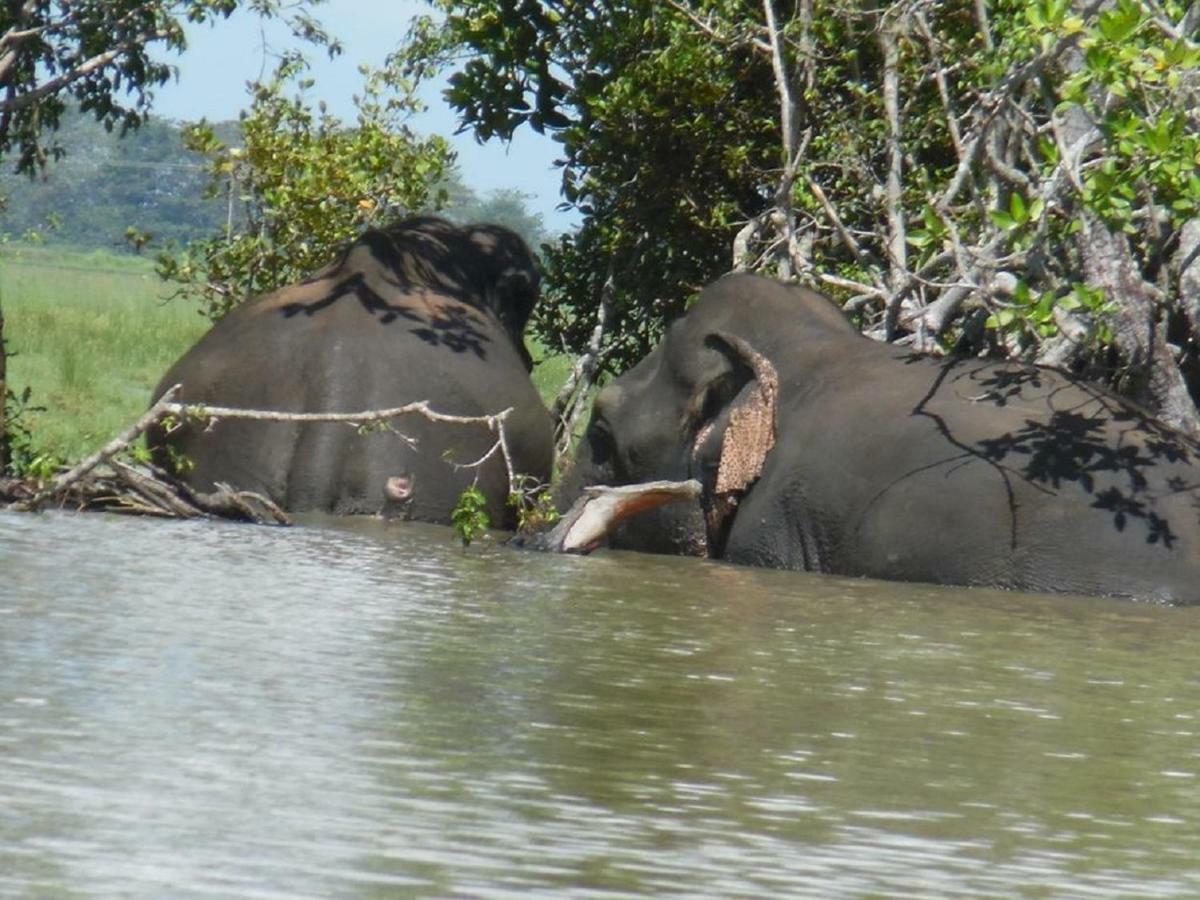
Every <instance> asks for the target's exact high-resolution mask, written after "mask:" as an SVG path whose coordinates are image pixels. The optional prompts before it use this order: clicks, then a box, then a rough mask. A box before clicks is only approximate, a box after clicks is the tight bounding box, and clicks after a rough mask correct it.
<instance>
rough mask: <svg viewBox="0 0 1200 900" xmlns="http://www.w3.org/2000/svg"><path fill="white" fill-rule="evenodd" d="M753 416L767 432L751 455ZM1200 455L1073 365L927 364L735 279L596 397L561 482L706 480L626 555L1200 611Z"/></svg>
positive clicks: (631, 529) (816, 309)
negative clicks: (706, 559) (1068, 369)
mask: <svg viewBox="0 0 1200 900" xmlns="http://www.w3.org/2000/svg"><path fill="white" fill-rule="evenodd" d="M772 382H773V384H772ZM748 422H759V423H761V422H766V423H768V425H769V428H770V433H769V434H767V435H758V436H757V437H753V436H752V438H750V439H749V440H750V442H751V443H753V442H754V441H755V440H757V442H758V443H757V444H756V446H757V450H751V451H746V450H745V449H744V446H745V445H746V444H747V440H748V438H747V437H746V435H747V433H748V432H749V431H752V430H753V429H751V428H749V426H747V424H746V423H748ZM764 448H765V456H763V455H762V454H763V451H764ZM756 454H757V456H756ZM756 459H757V460H758V462H757V468H755V469H754V470H753V471H750V472H746V471H741V470H742V469H744V468H745V467H746V466H747V465H752V464H754V461H755V460H756ZM1198 459H1200V453H1198V451H1197V447H1196V445H1195V444H1194V443H1192V442H1191V441H1189V440H1188V439H1187V438H1186V437H1184V436H1183V435H1181V434H1179V433H1178V432H1176V431H1173V430H1171V429H1170V428H1167V427H1166V426H1164V425H1162V424H1160V423H1159V422H1157V421H1155V420H1154V419H1152V418H1150V417H1149V416H1148V415H1146V414H1145V413H1143V412H1142V411H1140V410H1139V409H1137V408H1135V407H1134V406H1132V405H1131V404H1129V403H1127V402H1125V401H1123V400H1121V399H1120V398H1117V397H1115V396H1114V395H1112V394H1110V393H1108V392H1106V391H1104V390H1102V389H1099V388H1097V387H1095V386H1092V385H1090V384H1087V383H1085V382H1082V381H1079V380H1076V379H1074V378H1072V377H1070V376H1069V375H1067V374H1065V373H1063V372H1060V371H1056V370H1051V369H1046V368H1039V367H1034V366H1027V365H1021V364H1013V363H997V362H992V361H984V360H980V359H974V358H971V359H945V360H939V359H935V358H931V357H925V356H918V355H915V354H912V353H910V352H906V351H904V350H903V349H899V348H896V347H894V346H889V345H885V344H880V343H877V342H874V341H870V340H868V339H866V338H863V337H862V336H860V335H859V334H858V333H857V332H856V331H855V329H854V328H852V327H851V325H850V324H849V323H848V322H847V321H846V320H845V319H844V318H843V316H842V315H841V313H840V311H839V310H837V309H836V307H835V306H834V305H833V304H832V303H831V302H830V301H828V300H827V299H826V298H824V297H822V296H821V295H819V294H816V293H813V292H811V291H807V290H804V289H802V288H797V287H792V286H787V285H783V284H780V283H778V282H774V281H771V280H768V279H765V278H761V277H758V276H752V275H743V274H739V275H730V276H726V277H725V278H723V279H721V280H720V281H718V282H716V283H714V284H713V285H711V286H710V287H709V288H707V289H706V290H705V291H704V292H703V293H702V294H701V295H700V297H699V299H698V301H697V302H696V304H695V305H694V306H693V307H692V308H691V309H690V310H689V312H688V313H687V314H686V315H684V316H683V317H682V318H680V319H679V320H678V321H676V322H675V323H673V324H672V325H671V326H670V328H669V329H668V331H667V333H666V335H665V337H664V339H663V341H662V342H661V343H660V345H659V346H658V347H657V348H655V349H654V350H653V351H652V352H651V353H650V354H649V355H648V356H647V357H646V358H645V359H644V360H643V361H642V362H641V363H639V364H638V365H637V366H635V367H634V368H633V369H631V370H629V371H628V372H627V373H625V374H624V375H622V376H621V377H619V378H617V379H616V380H615V381H614V382H613V383H612V384H611V385H609V386H608V387H607V388H606V389H605V390H604V391H603V392H602V393H601V395H600V396H599V397H598V399H597V402H596V405H595V409H594V413H593V417H592V420H591V422H590V424H589V427H588V431H587V433H586V436H585V439H584V441H583V442H582V444H581V448H580V451H579V453H578V456H577V459H576V463H575V466H574V469H573V472H572V473H571V475H570V476H569V478H568V484H567V486H566V487H565V488H564V491H563V494H564V495H565V496H566V497H568V498H569V497H570V495H571V494H572V493H574V492H576V491H577V490H578V489H579V487H580V486H581V485H584V484H589V483H610V484H625V483H634V482H638V481H645V480H649V479H683V478H689V477H694V478H697V479H699V480H700V481H701V482H702V484H704V485H705V490H704V494H703V496H702V502H701V504H700V505H697V506H693V507H692V508H690V509H686V508H682V507H673V508H666V509H664V510H661V511H657V512H654V513H650V514H648V515H647V516H645V517H644V518H642V519H641V520H632V521H631V522H630V523H628V524H627V525H625V526H623V528H622V530H621V531H620V532H619V533H618V534H617V536H616V538H615V541H614V542H615V543H616V545H617V546H624V547H627V548H634V549H642V550H652V551H656V552H668V553H687V552H704V550H705V549H707V552H708V553H709V554H710V555H712V556H716V557H720V558H723V559H725V560H728V561H731V562H735V563H742V564H747V565H755V566H767V567H775V568H786V569H800V570H809V571H817V572H827V573H834V574H843V575H857V576H869V577H875V578H883V579H892V580H900V581H920V582H933V583H942V584H958V585H986V586H992V587H1003V588H1012V589H1022V590H1032V591H1063V592H1071V593H1085V594H1098V595H1110V596H1117V597H1127V598H1134V599H1139V600H1148V601H1157V602H1168V603H1197V602H1200V467H1198V466H1197V460H1198ZM731 473H732V474H731Z"/></svg>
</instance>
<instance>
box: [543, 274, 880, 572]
mask: <svg viewBox="0 0 1200 900" xmlns="http://www.w3.org/2000/svg"><path fill="white" fill-rule="evenodd" d="M781 301H782V302H785V303H786V304H787V307H788V308H789V309H790V310H791V312H792V313H793V314H794V315H795V316H796V317H798V318H799V319H800V320H801V323H802V325H801V328H802V330H804V331H805V332H807V337H808V346H807V347H804V346H797V345H791V346H788V345H787V342H786V341H785V340H781V335H780V334H779V333H778V331H777V330H776V329H773V328H772V327H771V326H772V325H773V324H777V323H776V317H775V316H774V315H771V314H766V312H767V311H766V310H765V309H764V303H765V302H775V303H778V302H781ZM796 333H798V331H797V332H796ZM855 339H857V335H856V334H855V333H854V330H853V329H852V328H851V326H850V325H849V323H847V322H846V321H845V319H844V318H842V316H841V315H840V313H838V311H837V310H836V309H835V308H834V307H833V305H832V304H830V303H829V301H828V300H826V299H825V298H823V297H820V296H819V295H817V294H813V293H812V292H809V291H803V290H800V289H797V288H792V287H788V286H785V285H782V284H778V283H776V282H771V281H768V280H766V279H762V278H757V277H755V276H748V275H732V276H727V277H726V278H724V279H722V280H721V281H718V282H717V283H716V284H714V285H712V286H711V287H709V288H708V289H707V290H706V291H705V292H704V293H703V294H702V295H701V296H700V299H699V300H698V301H697V303H696V304H695V306H694V307H693V308H692V309H691V310H690V311H689V313H688V314H687V315H686V316H684V317H683V318H681V319H680V320H678V321H676V322H674V323H673V324H672V325H671V326H670V327H669V328H668V330H667V333H666V335H665V336H664V338H663V340H662V342H661V343H660V344H659V345H658V346H657V347H656V348H655V349H654V350H653V351H652V352H651V353H650V354H649V355H648V356H647V357H646V358H645V359H644V360H643V361H642V362H640V363H639V364H638V365H637V366H635V367H634V368H632V369H630V370H629V371H628V372H626V373H625V374H624V375H622V376H621V377H620V378H618V379H616V380H615V381H614V382H613V383H612V384H610V385H609V386H608V387H606V388H605V389H604V390H603V391H601V393H600V394H599V396H598V397H597V399H596V403H595V407H594V409H593V413H592V419H591V421H590V423H589V425H588V429H587V432H586V434H585V436H584V439H583V442H582V444H581V448H580V451H579V454H578V456H577V458H576V463H575V465H574V467H573V468H572V470H571V472H570V473H569V474H568V476H567V478H566V480H565V489H564V492H563V493H564V494H566V495H568V496H571V495H575V494H577V493H578V492H579V491H580V490H581V489H582V488H583V487H584V486H585V485H587V484H595V483H604V484H632V483H636V482H640V481H646V480H683V479H689V478H694V479H697V480H698V481H699V482H700V483H701V484H702V485H703V493H702V495H701V499H700V501H699V503H698V504H691V505H690V506H687V505H674V506H669V507H664V508H662V509H660V510H656V511H654V512H652V513H648V514H645V515H643V516H640V517H638V518H637V519H634V520H631V521H629V522H628V523H626V524H624V525H622V526H621V528H620V529H619V530H618V532H617V533H616V534H615V535H614V537H613V543H614V545H615V546H619V547H626V548H631V549H640V550H649V551H651V552H658V553H683V554H691V555H705V554H707V555H710V556H720V555H721V554H722V552H723V546H724V543H725V540H726V538H727V535H728V533H729V529H730V527H731V525H732V522H733V520H734V518H735V517H736V514H737V508H738V505H739V503H740V502H741V500H742V498H743V497H744V496H745V495H746V493H747V492H748V491H749V490H751V488H752V486H753V484H754V483H755V481H756V480H757V479H758V478H759V477H760V476H761V474H762V471H763V468H764V466H765V465H766V464H767V462H768V458H769V455H770V453H771V450H772V448H773V447H774V445H775V441H776V439H777V431H778V422H777V420H778V405H779V400H780V390H781V384H780V375H779V372H778V369H777V366H776V365H775V364H774V363H773V362H772V361H771V358H770V356H771V355H772V354H775V353H780V352H782V353H785V354H787V355H788V356H795V355H796V354H798V353H800V354H806V355H811V356H814V357H815V356H819V355H821V354H823V353H827V352H831V349H832V347H834V346H836V345H837V344H840V343H841V342H843V341H845V340H855Z"/></svg>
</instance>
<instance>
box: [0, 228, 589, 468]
mask: <svg viewBox="0 0 1200 900" xmlns="http://www.w3.org/2000/svg"><path fill="white" fill-rule="evenodd" d="M171 292H172V289H171V286H170V285H168V284H164V283H163V282H162V281H161V280H160V279H159V278H158V277H157V276H156V275H155V274H154V267H153V264H152V263H151V262H150V261H149V260H146V259H142V258H139V257H133V256H118V255H113V254H107V253H103V252H98V251H96V252H89V253H72V252H66V251H50V250H43V249H40V248H21V249H14V248H12V247H7V248H4V250H3V251H2V252H0V306H2V307H3V310H4V320H5V322H4V335H5V338H6V341H7V345H8V349H9V354H10V356H9V361H8V381H9V387H10V388H11V389H12V390H14V391H15V392H17V393H18V394H19V393H21V392H22V391H24V389H25V387H26V386H28V387H29V388H30V389H31V396H30V403H31V404H32V405H33V406H39V407H44V408H45V409H44V411H34V412H29V413H28V414H27V415H26V417H25V418H24V420H23V421H24V424H25V425H26V426H27V427H28V428H29V430H30V431H31V432H32V435H33V438H32V444H33V448H34V450H35V451H36V452H37V453H40V454H52V455H54V456H56V457H58V458H59V459H61V460H68V461H69V460H75V459H78V458H79V457H81V456H84V455H86V454H88V453H90V452H92V451H94V450H96V449H98V448H99V447H100V446H101V445H102V444H104V443H105V442H106V441H108V440H109V439H110V438H112V437H113V436H115V435H116V434H117V433H118V432H120V431H121V430H122V429H124V428H125V427H127V426H128V425H130V424H132V423H133V421H134V420H135V419H136V418H137V417H138V416H139V415H140V414H141V413H142V412H144V411H145V409H146V407H147V406H148V405H149V403H150V400H151V397H150V393H151V391H152V390H153V389H154V386H155V385H156V384H157V383H158V380H159V379H160V378H161V377H162V375H163V373H165V372H166V370H167V368H168V367H169V366H170V365H171V364H172V363H173V362H174V361H175V360H176V359H178V358H179V356H180V355H181V354H182V353H183V352H184V351H185V350H186V349H187V348H188V347H189V346H191V344H192V343H193V342H194V341H195V340H196V339H197V338H199V337H200V335H201V334H203V333H204V331H205V330H206V329H207V327H208V323H207V320H206V319H204V318H203V317H202V316H201V315H200V314H199V313H198V312H197V311H196V310H197V307H196V305H195V304H193V303H189V302H188V300H187V299H186V298H177V299H173V300H169V301H168V299H167V298H168V297H170V295H171ZM530 350H531V351H532V353H533V356H534V359H535V360H540V359H541V358H542V357H543V356H544V355H545V354H544V353H542V352H540V351H539V349H538V348H537V347H533V346H531V348H530ZM570 365H571V360H570V359H569V358H567V357H563V356H557V357H550V358H548V359H545V360H543V361H541V362H540V364H539V365H538V366H537V367H536V368H535V370H534V373H533V377H534V383H535V384H536V385H537V387H538V390H539V391H541V393H542V396H543V397H544V398H546V400H547V402H549V401H550V400H552V399H553V397H554V394H555V392H556V391H557V390H558V387H559V386H560V385H561V384H562V382H563V380H564V379H565V378H566V375H567V372H568V371H569V370H570Z"/></svg>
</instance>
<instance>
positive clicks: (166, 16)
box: [0, 0, 338, 172]
mask: <svg viewBox="0 0 1200 900" xmlns="http://www.w3.org/2000/svg"><path fill="white" fill-rule="evenodd" d="M319 2H321V0H301V2H298V3H297V2H287V3H285V2H283V0H151V2H146V0H105V2H103V3H98V2H84V3H61V2H50V0H28V2H22V3H6V4H4V6H3V8H0V88H3V91H0V154H7V153H9V152H12V151H14V150H15V151H16V152H17V167H18V169H19V170H21V171H25V172H32V171H33V170H35V169H36V168H38V167H41V166H44V165H45V164H46V162H47V160H48V159H49V158H50V157H58V156H61V155H62V153H63V152H64V150H63V145H62V144H60V143H57V142H54V143H51V144H50V145H49V146H46V145H45V144H44V136H45V133H46V132H47V131H54V130H55V129H56V128H57V127H58V124H59V121H60V119H61V116H62V114H63V111H64V110H65V109H66V104H67V102H68V100H73V101H74V102H75V103H76V104H78V106H79V108H80V109H81V110H83V111H84V112H87V113H91V114H93V115H94V116H95V117H96V119H97V120H98V121H100V122H103V123H104V125H105V126H106V127H107V128H110V129H111V128H113V127H115V126H120V128H121V129H122V130H125V129H127V128H129V127H137V126H138V125H140V124H141V122H142V121H143V118H144V116H145V114H146V112H147V110H148V109H149V108H150V103H151V100H152V93H151V89H152V88H153V87H155V86H157V85H161V84H164V83H165V82H166V81H167V80H168V79H169V78H170V77H171V76H172V74H173V73H174V67H173V66H171V65H170V64H169V63H165V62H162V61H160V60H159V59H157V58H156V54H155V53H154V52H153V51H154V48H155V47H162V48H165V49H167V50H172V51H182V50H184V49H185V48H186V46H187V42H186V39H185V36H184V30H183V25H184V23H185V22H189V23H204V22H211V21H214V20H217V19H222V18H227V17H228V16H229V15H230V14H231V13H232V12H233V11H234V10H235V9H237V8H238V7H239V6H242V7H247V8H249V9H252V10H253V11H255V12H257V13H258V14H260V15H262V16H267V17H274V16H282V17H283V18H284V19H285V20H286V21H287V22H288V24H289V25H290V26H291V29H292V31H293V33H295V34H297V35H298V36H300V37H302V38H304V39H305V40H307V41H309V42H312V43H315V44H319V45H324V46H327V47H329V49H330V50H331V52H336V51H337V50H338V47H337V44H336V42H334V41H332V40H330V38H329V36H328V35H327V34H326V33H325V32H324V30H323V29H322V28H321V26H320V24H319V23H317V22H316V21H315V20H314V19H313V18H312V16H311V15H310V14H309V13H308V7H310V6H312V5H313V4H314V3H319Z"/></svg>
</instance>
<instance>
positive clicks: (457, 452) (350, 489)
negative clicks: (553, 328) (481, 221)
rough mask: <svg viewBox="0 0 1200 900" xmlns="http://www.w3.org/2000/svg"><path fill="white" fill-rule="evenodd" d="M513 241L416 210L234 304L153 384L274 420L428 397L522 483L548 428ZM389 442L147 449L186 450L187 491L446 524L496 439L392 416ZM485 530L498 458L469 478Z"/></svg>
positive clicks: (543, 465)
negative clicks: (487, 422)
mask: <svg viewBox="0 0 1200 900" xmlns="http://www.w3.org/2000/svg"><path fill="white" fill-rule="evenodd" d="M538 280H539V279H538V272H537V267H536V264H535V261H534V259H533V256H532V255H531V254H530V252H529V249H528V248H527V247H526V246H525V243H524V242H523V241H522V240H521V239H520V238H519V237H518V236H517V235H516V234H514V233H513V232H511V231H509V230H508V229H506V228H502V227H499V226H495V225H475V226H468V227H458V226H455V225H452V224H450V223H449V222H447V221H445V220H443V219H439V218H435V217H431V216H427V217H419V218H413V219H408V220H406V221H403V222H400V223H399V224H397V225H394V226H392V227H388V228H382V229H377V230H371V231H367V232H366V233H364V234H363V235H362V236H361V237H360V238H359V239H358V240H356V241H354V242H353V243H352V244H351V245H350V246H349V247H348V248H347V249H346V250H345V251H344V252H343V253H342V254H341V255H340V257H339V258H338V259H337V260H336V261H335V262H333V263H332V264H331V265H329V266H327V267H326V268H324V269H322V270H320V271H318V272H317V273H315V274H314V275H312V276H311V277H310V278H308V279H306V280H305V281H303V282H301V283H299V284H295V285H291V286H289V287H285V288H282V289H280V290H278V291H275V292H274V293H271V294H267V295H265V296H262V297H258V298H255V299H252V300H249V301H247V302H246V303H244V304H242V305H241V306H239V307H237V308H236V309H234V310H233V311H232V312H230V313H229V314H228V315H227V316H225V317H224V318H223V319H221V320H220V321H219V322H217V323H216V324H215V325H214V326H213V328H212V330H210V331H209V332H208V333H207V334H206V335H204V337H203V338H201V339H200V341H199V342H198V343H197V344H196V345H195V346H194V347H192V348H191V349H190V350H189V351H188V352H187V353H186V354H184V356H183V357H182V358H181V359H180V360H179V361H178V362H177V363H176V364H175V365H174V366H173V367H172V368H171V370H170V371H169V372H167V374H166V375H165V376H164V377H163V379H162V381H161V382H160V383H159V386H158V388H157V389H156V391H155V394H154V396H155V397H158V396H160V395H161V394H162V393H163V392H164V391H165V390H167V389H168V388H169V387H170V386H171V385H174V384H181V385H182V386H183V388H182V396H181V401H182V402H184V403H205V404H211V405H221V406H231V407H241V408H250V409H265V410H281V411H287V412H361V411H363V410H370V409H389V408H394V407H398V406H402V405H404V404H407V403H410V402H414V401H420V400H427V401H430V405H431V406H432V408H433V409H434V410H435V411H437V412H441V413H448V414H451V415H457V416H486V415H491V414H495V413H499V412H501V411H502V410H504V409H506V408H509V407H512V409H513V413H512V414H511V417H510V418H509V419H508V422H507V425H506V429H505V430H506V437H507V441H508V448H509V451H510V453H511V456H512V460H513V463H514V469H515V471H516V472H517V473H521V474H527V475H531V476H533V477H535V478H537V479H540V480H542V481H546V480H548V479H549V477H550V469H551V464H552V461H553V429H552V424H551V419H550V415H549V413H548V411H547V410H546V408H545V405H544V404H543V402H542V400H541V398H540V397H539V395H538V392H537V390H536V389H535V388H534V386H533V384H532V382H531V381H530V378H529V369H530V365H531V363H530V357H529V353H528V352H527V351H526V349H525V345H524V342H523V336H522V335H523V331H524V328H525V323H526V321H527V320H528V318H529V315H530V312H531V311H532V309H533V306H534V303H535V301H536V299H537V296H538ZM393 425H394V427H395V429H396V430H397V431H399V432H402V433H403V434H404V435H405V436H406V437H407V438H411V439H413V440H412V441H406V440H403V439H401V438H400V437H399V436H398V435H396V434H394V433H389V432H386V431H375V432H373V433H368V434H360V433H359V431H358V430H357V429H355V428H353V427H351V426H348V425H346V424H342V423H329V424H326V423H321V424H312V423H304V424H297V423H284V422H262V421H246V420H234V419H225V420H219V421H217V422H216V423H215V424H213V425H211V427H208V428H206V427H204V425H203V424H200V423H189V424H187V425H186V426H185V427H184V428H182V429H179V430H177V431H174V432H171V433H167V432H164V430H163V429H161V428H160V429H157V430H155V431H154V432H152V433H151V434H150V435H149V442H150V445H151V447H152V448H154V450H155V452H156V455H157V456H158V458H159V460H160V461H161V462H164V463H167V462H170V461H175V460H178V459H179V458H181V457H183V458H186V459H187V460H189V461H190V463H191V466H192V467H191V468H190V470H189V469H188V468H187V467H181V466H176V468H177V470H178V473H179V474H181V475H182V476H183V477H185V478H186V479H187V480H188V481H189V482H190V483H191V484H192V485H193V486H194V487H197V488H199V489H201V490H210V489H211V488H212V487H213V485H214V484H216V483H218V482H223V483H227V484H229V485H231V486H233V487H234V488H237V489H241V490H251V491H258V492H260V493H263V494H265V495H267V496H269V497H270V498H271V499H272V500H274V501H275V502H276V503H278V504H279V505H280V506H282V507H283V508H284V509H287V510H291V511H306V510H320V511H326V512H332V513H338V514H353V513H365V514H375V513H386V512H387V511H388V510H389V508H390V507H392V506H395V505H397V504H398V503H399V504H401V505H402V506H403V509H404V512H405V514H406V516H407V517H410V518H414V519H419V520H424V521H430V522H443V523H444V522H448V521H449V516H450V512H451V510H452V509H453V508H454V506H455V505H456V503H457V501H458V498H459V495H460V494H461V492H462V491H463V489H464V488H465V487H467V486H468V485H469V484H470V483H471V482H472V480H473V479H474V478H475V477H476V472H475V471H473V470H469V469H459V468H456V467H455V466H453V465H452V464H451V463H452V462H456V463H459V464H467V463H471V462H474V461H476V460H478V459H479V458H480V457H481V456H483V455H484V454H485V453H486V452H487V450H488V448H489V447H491V446H493V444H494V442H495V439H496V436H495V435H494V434H492V433H491V432H489V430H488V429H487V428H486V427H485V426H482V425H470V426H465V425H455V424H444V423H431V422H429V421H427V420H425V419H424V418H421V417H420V416H415V415H413V416H406V417H404V418H401V419H397V420H394V422H393ZM479 486H480V487H481V489H482V490H483V492H484V494H485V495H486V496H487V498H488V504H489V512H490V513H491V516H492V520H493V522H496V523H498V524H500V523H506V522H508V520H509V516H508V511H507V510H506V507H505V502H504V501H505V498H506V495H507V489H508V477H507V472H506V470H505V466H504V463H503V459H502V457H501V456H500V455H499V454H497V455H496V456H495V458H493V459H490V460H489V461H488V462H487V463H486V464H485V465H484V466H483V467H482V468H481V470H480V471H479Z"/></svg>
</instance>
